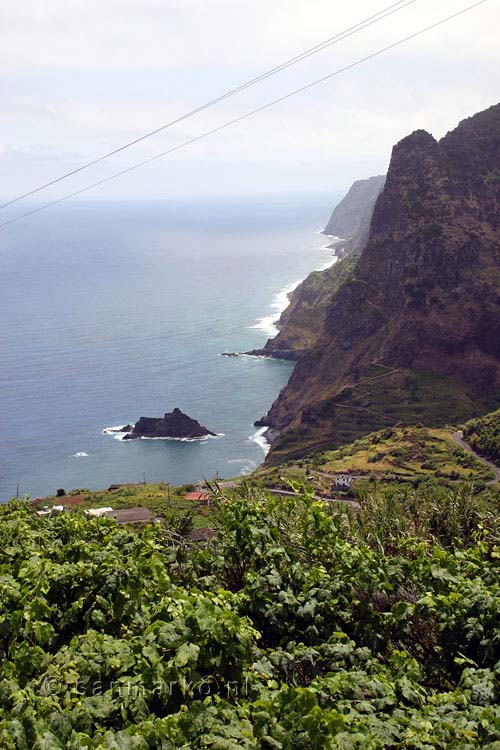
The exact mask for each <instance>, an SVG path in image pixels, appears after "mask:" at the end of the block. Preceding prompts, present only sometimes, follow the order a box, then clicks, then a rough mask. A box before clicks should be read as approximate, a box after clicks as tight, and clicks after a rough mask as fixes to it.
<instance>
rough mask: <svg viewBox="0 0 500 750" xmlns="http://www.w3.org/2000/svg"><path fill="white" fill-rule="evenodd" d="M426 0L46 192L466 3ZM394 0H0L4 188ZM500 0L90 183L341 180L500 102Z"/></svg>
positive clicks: (162, 117)
mask: <svg viewBox="0 0 500 750" xmlns="http://www.w3.org/2000/svg"><path fill="white" fill-rule="evenodd" d="M471 2H472V0H438V2H436V0H416V2H414V3H413V5H412V6H411V7H410V8H407V9H404V10H401V11H400V12H398V13H396V14H395V15H393V16H392V17H391V18H389V19H386V20H384V21H382V22H381V23H379V24H377V25H374V26H372V27H371V28H370V29H369V30H366V31H363V32H361V33H359V34H356V35H355V36H353V37H351V38H350V39H348V40H346V41H344V42H341V43H340V44H338V45H336V46H334V47H332V48H331V49H329V50H327V51H325V52H322V53H320V54H319V55H317V56H316V57H314V58H313V59H312V60H310V61H308V62H305V63H302V64H300V65H298V66H296V67H295V68H293V69H292V70H289V71H287V72H286V73H284V74H281V75H278V76H276V77H275V78H273V79H272V80H270V81H267V82H266V83H265V84H262V85H258V86H256V87H255V88H253V89H251V90H250V91H247V92H244V93H242V94H239V95H238V96H236V97H234V98H232V99H231V100H230V101H227V102H225V103H224V104H222V105H221V106H218V107H216V108H214V109H212V110H211V111H209V112H205V113H203V114H201V115H199V116H197V117H195V118H192V119H191V120H189V121H188V122H185V123H183V124H182V125H179V126H177V127H176V128H173V129H171V130H169V131H168V132H166V133H164V134H162V135H159V136H157V137H155V138H153V139H151V140H149V141H148V142H146V143H143V144H141V145H140V146H137V147H135V148H133V149H130V150H129V151H128V152H127V153H126V154H124V155H122V156H121V157H120V158H119V159H114V160H110V161H109V162H108V163H106V164H103V165H100V166H99V167H96V168H94V169H92V170H89V171H88V172H87V173H85V174H83V175H80V176H79V177H78V178H77V179H73V180H72V181H71V182H68V183H66V185H64V186H61V185H59V186H58V187H57V188H56V189H52V190H51V191H48V192H47V193H46V197H47V199H49V198H55V197H57V196H59V195H60V194H61V193H62V192H64V191H65V190H66V191H69V190H71V189H76V188H78V187H80V186H82V185H85V184H86V183H88V182H93V181H95V180H96V179H98V178H99V177H103V176H106V175H107V174H109V173H110V172H111V171H116V170H117V169H119V168H123V167H126V166H128V165H129V164H131V163H133V162H134V161H138V160H140V159H142V158H146V157H148V156H151V155H153V154H155V153H157V152H160V151H162V150H164V149H166V148H168V147H169V146H172V145H175V144H176V143H179V142H181V141H182V140H185V139H186V138H190V137H193V136H196V135H197V134H198V133H200V132H202V131H203V130H206V129H208V128H211V127H215V126H216V125H218V124H219V123H222V122H224V120H227V119H230V118H232V117H236V116H238V115H239V114H242V113H244V112H245V111H246V110H248V109H251V108H253V107H256V106H258V105H259V104H262V103H265V102H266V101H268V100H269V99H272V98H273V97H276V96H279V95H281V94H283V93H286V92H287V91H288V90H292V89H293V88H297V87H298V86H300V85H303V84H304V83H307V82H309V81H310V80H313V79H314V78H317V77H319V76H321V75H324V74H326V73H329V72H331V71H334V70H336V69H337V68H340V67H342V66H344V65H346V64H348V63H350V62H352V61H354V60H356V59H357V58H360V57H363V56H365V55H367V54H369V53H371V52H373V51H375V50H377V49H379V48H381V47H383V46H385V45H387V44H390V43H392V42H393V41H396V40H397V39H399V38H401V37H403V36H406V35H408V34H411V33H412V32H414V31H416V30H418V29H419V28H421V27H424V26H426V25H428V24H430V23H433V22H434V21H437V20H439V19H440V18H442V17H444V16H446V15H449V14H451V13H453V12H455V11H457V10H460V9H461V8H463V7H465V6H467V5H468V4H470V3H471ZM389 4H391V0H351V1H350V2H347V1H343V2H339V1H338V0H314V1H313V0H252V2H247V0H140V2H138V1H137V0H21V2H15V0H0V35H1V37H0V92H1V95H0V128H1V129H0V169H1V173H2V181H1V189H0V195H1V197H2V198H9V197H11V196H12V195H14V194H16V193H18V192H21V191H25V190H27V189H29V188H31V187H32V186H33V185H36V184H38V183H40V182H44V181H46V180H47V179H51V178H53V177H55V176H57V175H58V174H59V173H61V172H64V171H66V170H68V169H71V168H74V167H76V166H78V164H79V163H81V162H83V161H86V160H89V159H91V158H94V157H95V156H97V155H99V154H100V153H102V152H104V151H106V150H109V149H111V148H113V147H115V146H117V145H120V144H121V143H122V142H124V141H127V140H129V139H132V138H135V137H137V136H138V135H140V134H141V133H143V132H144V131H146V130H149V129H152V128H154V127H156V126H158V125H160V124H161V123H163V122H165V121H168V120H169V119H172V118H174V117H176V116H178V115H180V114H182V113H183V112H185V111H186V110H189V109H191V108H193V107H195V106H198V105H200V104H201V103H203V102H204V101H206V100H207V99H210V98H212V97H214V96H217V95H219V94H221V93H223V92H224V91H225V90H227V89H228V88H231V87H233V86H235V85H237V84H239V83H241V82H242V81H245V80H246V79H248V78H251V77H253V76H255V75H257V74H259V73H261V72H262V71H264V70H266V69H267V68H269V67H272V66H274V65H276V64H279V63H280V62H281V61H282V60H284V59H286V58H288V57H291V56H293V55H295V54H297V53H299V52H301V51H302V50H304V49H306V48H308V47H310V46H312V45H314V44H316V43H318V42H320V41H322V40H323V39H325V38H327V37H329V36H332V35H333V34H335V33H337V32H339V31H342V30H343V29H345V28H346V27H348V26H350V25H352V24H354V23H357V22H358V21H360V20H362V19H363V18H365V17H367V16H369V15H371V14H373V13H375V12H376V11H378V10H380V9H382V8H383V7H385V6H388V5H389ZM499 28H500V0H488V1H487V2H486V3H485V4H484V5H482V6H480V7H478V8H477V9H475V10H472V11H471V12H470V13H468V14H466V15H465V16H462V17H461V18H459V19H456V20H453V21H451V22H449V23H448V24H446V25H445V26H443V27H441V28H439V29H437V30H434V31H431V32H429V33H428V34H426V35H424V36H422V37H419V38H418V39H415V40H413V41H410V42H409V43H407V44H405V45H403V46H401V47H399V48H397V49H395V50H392V51H391V52H389V53H387V54H386V55H383V56H381V57H378V58H376V59H374V60H371V61H369V62H368V63H366V64H364V65H361V66H359V67H357V68H355V69H354V70H351V71H349V72H347V73H345V74H343V75H341V76H338V77H336V78H335V79H333V80H331V81H329V82H327V83H324V84H322V85H320V86H318V87H315V88H313V89H312V90H310V91H308V92H307V93H305V94H302V95H299V96H297V97H294V98H292V99H290V100H288V101H287V102H285V103H282V104H280V105H278V106H276V107H274V108H273V109H271V110H268V111H266V112H263V113H261V114H259V115H257V116H255V117H254V118H251V119H249V120H246V121H244V122H242V123H240V124H238V125H236V126H235V127H233V128H231V129H230V130H227V131H225V132H223V133H220V134H218V135H216V136H213V137H211V138H209V139H207V140H205V141H203V142H201V143H198V144H196V145H195V146H192V147H189V148H187V149H185V150H183V151H182V152H179V153H177V154H176V155H175V156H173V157H167V158H165V159H163V160H161V161H159V162H157V163H156V164H154V165H151V166H148V167H145V168H144V169H142V170H140V171H138V172H136V173H134V174H132V175H128V176H126V177H123V178H120V179H118V180H116V182H112V183H109V184H108V185H107V186H106V187H104V188H100V189H97V190H95V191H92V192H91V193H88V194H87V195H88V197H89V198H106V199H110V198H111V199H115V198H116V199H121V198H123V197H128V198H145V199H149V198H162V197H168V196H177V195H186V194H194V193H196V194H199V193H227V192H238V193H252V192H255V191H264V190H265V191H284V190H287V191H288V190H293V191H317V190H331V191H332V192H336V191H339V190H343V189H345V188H346V187H348V186H349V185H350V183H351V182H352V181H353V180H354V179H357V178H360V177H365V176H368V175H370V174H376V173H381V172H384V171H385V170H386V168H387V164H388V160H389V158H390V152H391V147H392V145H393V144H394V143H395V142H396V141H398V140H399V139H401V138H402V137H403V136H405V135H406V134H408V133H410V132H411V131H413V130H415V129H416V128H426V129H427V130H430V131H431V132H432V133H433V134H434V135H436V136H437V137H440V136H442V135H443V134H444V133H445V132H446V131H447V130H449V129H451V128H452V127H454V126H455V125H456V124H457V122H458V121H459V120H460V119H462V118H463V117H466V116H468V115H470V114H473V113H474V112H477V111H479V110H481V109H484V108H486V107H488V106H490V105H491V104H495V103H497V102H498V101H500V86H499V70H500V65H499V63H500V46H499V44H498V29H499Z"/></svg>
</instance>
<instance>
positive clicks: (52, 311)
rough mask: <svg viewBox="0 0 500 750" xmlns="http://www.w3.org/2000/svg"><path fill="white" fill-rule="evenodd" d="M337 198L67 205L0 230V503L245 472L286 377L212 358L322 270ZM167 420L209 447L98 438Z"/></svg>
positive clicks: (244, 340)
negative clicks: (199, 431)
mask: <svg viewBox="0 0 500 750" xmlns="http://www.w3.org/2000/svg"><path fill="white" fill-rule="evenodd" d="M337 197H338V196H335V195H331V194H330V195H325V194H321V195H310V194H309V195H306V196H304V195H292V196H289V195H288V196H269V195H266V196H258V197H245V198H237V199H236V198H220V197H219V198H217V199H215V198H210V199H209V198H207V199H201V198H196V199H190V200H188V199H183V200H176V201H155V202H141V201H138V202H127V203H104V202H97V201H95V202H86V203H67V204H65V205H62V206H58V207H57V208H55V209H52V210H48V211H46V212H44V213H41V214H38V215H37V216H33V217H30V218H29V219H27V220H24V221H21V222H19V223H18V224H14V225H11V226H10V227H8V228H6V229H3V230H1V233H0V313H1V328H0V419H1V425H2V430H1V446H0V500H1V501H6V500H8V499H9V498H10V497H12V496H14V495H15V494H16V491H17V485H18V484H19V494H20V495H21V496H23V495H29V496H31V497H34V496H43V495H46V494H49V493H54V492H55V491H56V489H57V488H60V487H62V488H65V489H66V491H71V490H73V489H84V488H89V489H102V488H106V487H107V486H108V485H110V484H112V483H118V482H141V481H143V480H144V479H145V480H146V481H147V482H156V481H168V482H170V483H172V484H182V483H188V482H194V481H198V480H202V479H204V478H206V479H210V478H213V477H215V476H219V477H232V476H236V475H241V474H244V473H248V472H250V471H252V470H253V469H254V468H255V467H257V466H258V464H259V463H261V462H262V460H263V459H264V455H265V450H266V445H265V441H263V440H262V436H261V434H260V432H259V431H256V428H255V427H253V423H254V421H255V420H256V419H258V418H259V417H261V416H262V415H263V414H264V413H265V412H266V411H267V409H268V408H269V406H270V405H271V403H272V401H273V400H274V398H275V397H276V396H277V394H278V393H279V390H280V389H281V388H282V387H283V385H284V384H285V383H286V381H287V379H288V377H289V375H290V373H291V368H292V364H291V363H287V362H280V361H276V360H266V359H258V358H252V357H238V358H228V357H222V356H221V353H222V352H226V351H244V350H248V349H253V348H257V347H261V346H262V345H263V344H264V343H265V341H266V339H267V338H268V337H269V336H270V335H272V334H273V331H275V327H274V321H275V320H276V318H277V316H278V315H279V312H280V311H281V310H282V309H283V308H284V306H285V305H286V301H287V296H286V295H287V292H288V291H290V290H291V289H292V288H293V287H294V285H296V284H297V283H298V281H300V280H301V279H302V278H303V277H305V276H306V275H307V274H308V273H309V272H310V271H312V270H313V269H318V268H324V267H326V266H327V265H328V264H330V263H331V262H332V257H331V251H328V250H326V249H325V248H324V247H323V246H324V245H325V241H326V240H325V237H322V236H320V235H318V230H319V229H320V228H322V227H323V226H324V225H325V224H326V222H327V220H328V216H329V214H330V211H331V209H332V207H333V205H334V204H335V202H336V198H337ZM174 407H179V408H181V409H182V410H183V411H185V412H186V413H187V414H189V415H190V416H191V417H194V418H195V419H197V420H199V421H200V422H201V424H203V425H205V426H206V427H208V429H210V430H212V431H213V432H216V433H218V437H216V438H211V439H207V440H202V441H192V442H181V441H174V440H134V441H120V440H118V439H116V435H115V436H113V435H110V434H106V433H105V430H106V428H108V427H112V426H118V425H124V424H127V423H130V422H135V421H137V419H138V418H139V417H140V416H161V415H162V414H163V413H164V412H166V411H171V410H172V409H173V408H174Z"/></svg>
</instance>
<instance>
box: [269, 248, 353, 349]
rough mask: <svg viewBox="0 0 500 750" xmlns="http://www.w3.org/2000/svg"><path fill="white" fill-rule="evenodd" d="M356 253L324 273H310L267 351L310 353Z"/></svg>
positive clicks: (351, 269) (285, 314) (350, 268)
mask: <svg viewBox="0 0 500 750" xmlns="http://www.w3.org/2000/svg"><path fill="white" fill-rule="evenodd" d="M358 260H359V253H356V254H353V255H349V256H348V257H346V258H342V259H341V260H339V261H337V262H336V263H335V264H334V265H333V266H331V267H330V268H327V269H326V270H324V271H313V272H312V273H310V274H309V276H307V278H306V279H304V281H303V282H302V283H301V284H299V286H298V287H297V289H296V290H295V291H294V292H293V294H292V298H291V302H290V305H289V306H288V307H287V309H286V311H285V313H284V314H283V318H282V324H281V325H280V332H279V333H278V335H277V336H276V337H275V338H274V339H271V341H270V343H268V344H267V345H266V348H268V349H283V348H285V349H293V350H299V351H300V350H303V349H311V348H312V347H313V346H314V345H315V344H316V343H317V341H318V338H319V337H320V335H321V333H322V331H323V328H324V325H325V320H326V316H327V313H328V310H329V307H330V305H331V302H332V299H333V297H334V296H335V294H336V293H337V292H338V290H339V289H340V287H341V286H342V284H343V283H344V282H345V281H347V279H349V278H351V276H352V274H353V271H354V269H355V267H356V264H357V262H358Z"/></svg>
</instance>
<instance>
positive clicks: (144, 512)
mask: <svg viewBox="0 0 500 750" xmlns="http://www.w3.org/2000/svg"><path fill="white" fill-rule="evenodd" d="M106 515H107V516H108V518H114V519H115V521H116V522H117V523H119V524H120V525H123V524H126V523H133V524H141V525H143V524H147V523H153V522H154V520H155V517H154V516H153V514H152V513H151V511H150V510H149V509H148V508H142V507H141V506H137V507H136V508H119V509H118V510H113V509H112V508H108V512H107V513H106Z"/></svg>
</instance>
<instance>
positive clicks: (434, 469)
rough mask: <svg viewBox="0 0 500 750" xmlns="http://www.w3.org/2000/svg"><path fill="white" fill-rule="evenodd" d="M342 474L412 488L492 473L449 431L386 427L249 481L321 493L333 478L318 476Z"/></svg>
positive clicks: (481, 480) (476, 479)
mask: <svg viewBox="0 0 500 750" xmlns="http://www.w3.org/2000/svg"><path fill="white" fill-rule="evenodd" d="M343 471H348V472H349V473H351V474H354V475H356V476H358V477H361V478H366V479H367V480H368V479H370V480H376V481H382V482H395V483H398V482H410V483H412V484H418V483H421V482H423V481H426V480H438V481H439V482H440V483H441V484H451V483H454V482H460V481H462V482H464V481H466V482H474V483H476V484H483V483H485V482H487V481H489V480H491V479H494V475H493V472H491V471H490V470H489V469H488V468H487V467H486V466H485V465H484V464H482V463H481V462H480V461H479V460H478V459H477V458H475V456H473V455H471V454H470V453H467V452H466V451H464V450H463V449H462V448H460V446H458V445H457V444H456V443H455V442H454V441H453V440H452V432H451V430H447V429H443V428H437V427H422V426H408V427H387V428H385V429H383V430H379V431H376V432H373V433H371V434H369V435H366V436H363V437H361V438H358V439H357V440H355V441H354V442H353V443H351V444H349V445H345V446H342V447H339V448H335V449H331V450H326V451H323V452H321V453H319V452H318V453H314V454H311V455H308V456H304V457H302V458H300V459H298V460H292V461H289V462H288V463H287V464H285V465H283V466H264V467H261V469H259V470H257V472H256V473H255V475H254V476H255V479H256V480H257V481H259V482H260V484H262V485H267V486H269V487H285V486H286V484H287V482H288V481H290V480H291V481H302V482H304V481H307V482H310V483H312V484H313V486H314V488H315V490H316V491H321V490H325V489H327V488H331V485H332V478H331V477H325V476H322V475H323V474H335V473H341V472H343ZM334 494H335V493H334Z"/></svg>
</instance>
